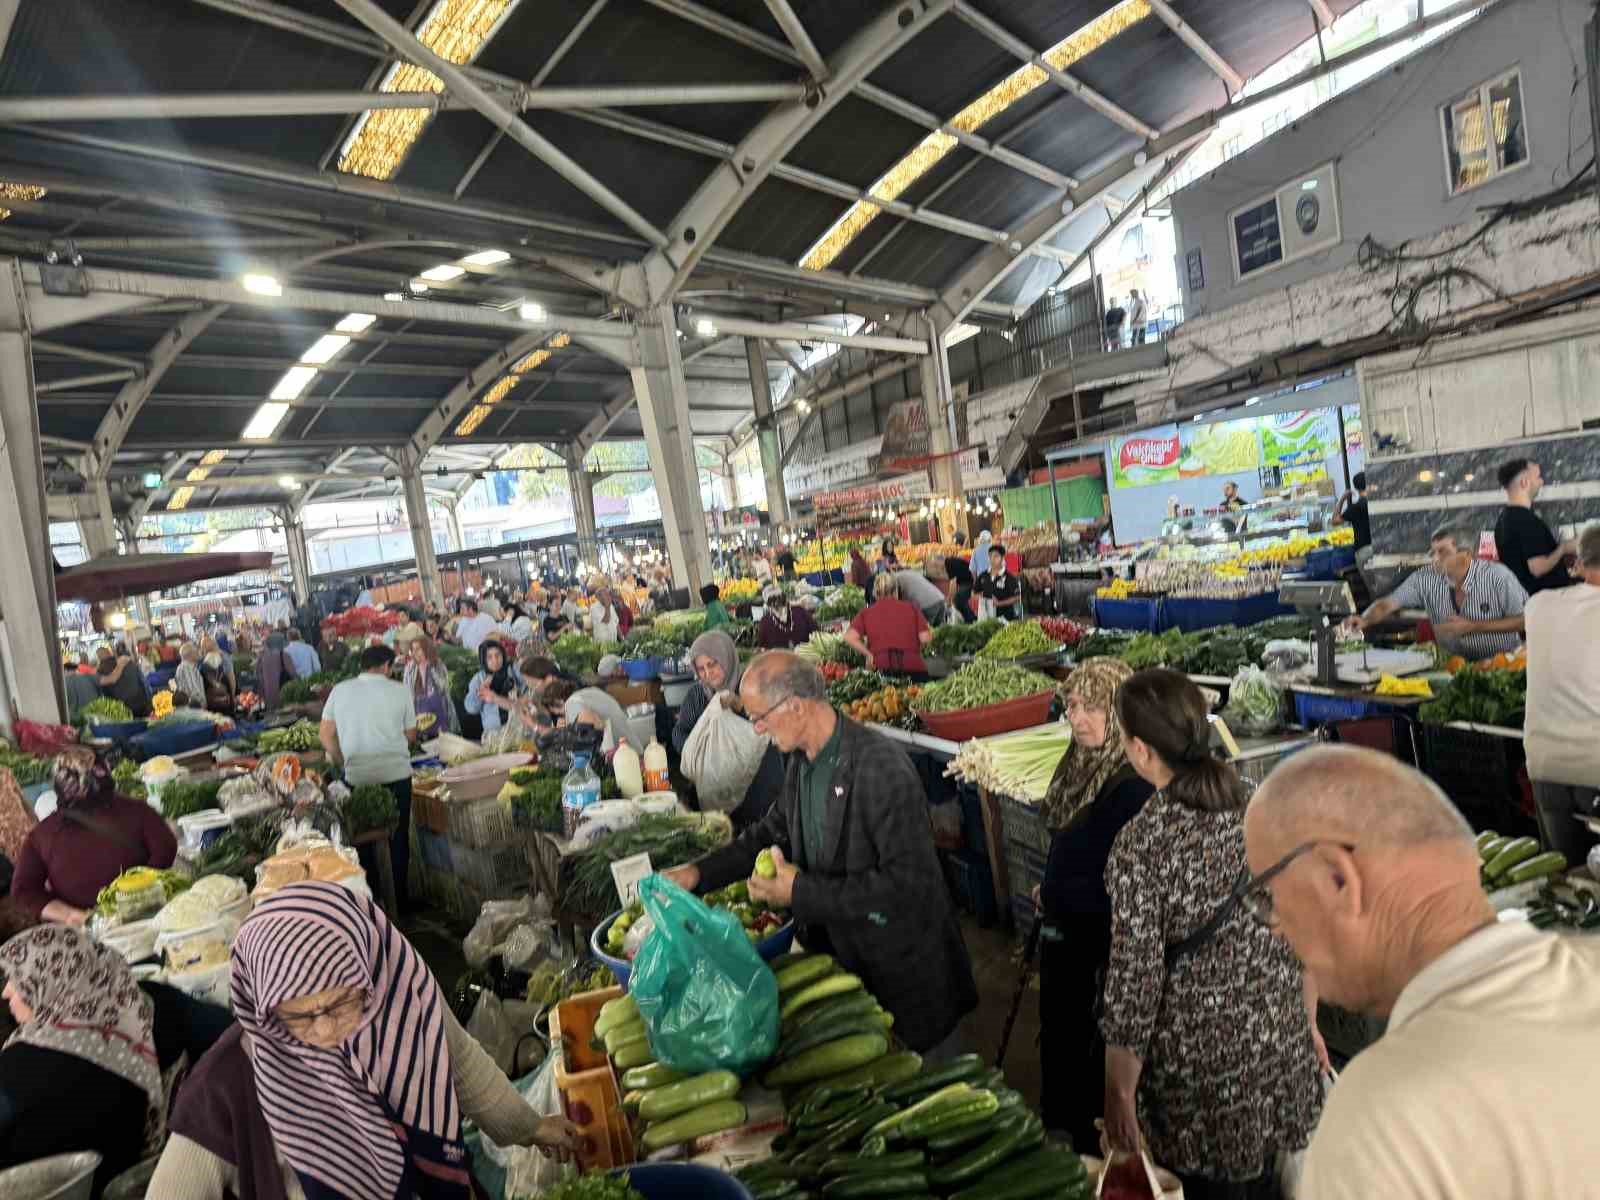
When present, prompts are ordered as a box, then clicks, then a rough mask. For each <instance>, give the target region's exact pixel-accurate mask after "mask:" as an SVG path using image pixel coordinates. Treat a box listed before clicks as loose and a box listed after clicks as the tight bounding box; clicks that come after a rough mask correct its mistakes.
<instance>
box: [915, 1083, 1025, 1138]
mask: <svg viewBox="0 0 1600 1200" xmlns="http://www.w3.org/2000/svg"><path fill="white" fill-rule="evenodd" d="M999 1110H1000V1101H999V1099H997V1098H996V1096H995V1094H994V1093H993V1092H985V1091H982V1090H976V1091H972V1092H968V1093H966V1094H965V1095H962V1096H959V1097H957V1098H956V1099H954V1100H951V1101H950V1102H949V1103H946V1104H940V1105H936V1106H935V1107H933V1108H931V1109H929V1110H928V1111H927V1112H922V1113H918V1114H917V1115H916V1116H914V1117H912V1118H911V1119H910V1120H908V1121H906V1122H905V1124H903V1125H901V1126H900V1129H899V1134H900V1136H901V1137H905V1138H911V1139H913V1140H921V1139H922V1138H925V1137H932V1136H933V1135H934V1134H936V1133H938V1132H939V1131H940V1130H942V1129H948V1128H951V1127H952V1126H954V1125H955V1124H956V1123H957V1122H959V1121H964V1120H966V1119H967V1118H968V1117H976V1116H979V1115H981V1114H984V1113H992V1112H998V1111H999Z"/></svg>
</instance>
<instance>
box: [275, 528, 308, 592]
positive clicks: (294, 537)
mask: <svg viewBox="0 0 1600 1200" xmlns="http://www.w3.org/2000/svg"><path fill="white" fill-rule="evenodd" d="M281 515H282V517H283V540H284V542H285V544H286V545H287V546H288V550H289V576H290V578H291V579H292V580H293V585H292V586H293V589H294V602H295V606H296V607H297V608H298V607H299V606H300V605H302V604H304V603H305V602H306V601H307V600H309V599H311V548H310V547H309V546H308V545H307V544H306V525H305V519H304V517H303V516H302V515H301V514H300V513H298V512H296V511H295V510H294V509H292V508H286V509H283V510H282V513H281Z"/></svg>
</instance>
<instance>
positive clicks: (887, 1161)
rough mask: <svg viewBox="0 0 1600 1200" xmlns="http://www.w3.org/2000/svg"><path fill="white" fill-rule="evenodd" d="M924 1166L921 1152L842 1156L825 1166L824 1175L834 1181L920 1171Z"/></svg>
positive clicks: (832, 1159) (903, 1151) (909, 1151)
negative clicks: (846, 1177) (851, 1177)
mask: <svg viewBox="0 0 1600 1200" xmlns="http://www.w3.org/2000/svg"><path fill="white" fill-rule="evenodd" d="M922 1164H923V1153H922V1151H921V1150H902V1151H900V1153H898V1154H878V1155H865V1154H841V1155H838V1156H837V1157H835V1158H830V1159H829V1160H828V1161H827V1162H826V1163H825V1164H823V1167H822V1175H823V1177H824V1178H825V1179H832V1178H834V1177H835V1176H838V1175H862V1174H870V1173H872V1172H883V1171H910V1170H920V1169H921V1168H922Z"/></svg>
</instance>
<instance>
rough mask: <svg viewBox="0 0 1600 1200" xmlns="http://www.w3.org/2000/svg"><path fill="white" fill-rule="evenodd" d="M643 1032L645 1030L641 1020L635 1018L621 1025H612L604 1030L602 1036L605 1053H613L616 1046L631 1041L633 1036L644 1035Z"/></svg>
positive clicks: (640, 1036)
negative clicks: (604, 1032) (603, 1036)
mask: <svg viewBox="0 0 1600 1200" xmlns="http://www.w3.org/2000/svg"><path fill="white" fill-rule="evenodd" d="M645 1032H646V1030H645V1027H644V1022H643V1021H638V1020H635V1021H628V1022H625V1023H624V1024H621V1025H613V1026H612V1027H611V1028H610V1029H608V1030H606V1034H605V1038H604V1041H605V1046H606V1053H607V1054H615V1053H616V1052H617V1047H618V1046H620V1045H622V1044H623V1043H625V1042H631V1041H633V1040H634V1039H635V1038H642V1037H644V1035H645Z"/></svg>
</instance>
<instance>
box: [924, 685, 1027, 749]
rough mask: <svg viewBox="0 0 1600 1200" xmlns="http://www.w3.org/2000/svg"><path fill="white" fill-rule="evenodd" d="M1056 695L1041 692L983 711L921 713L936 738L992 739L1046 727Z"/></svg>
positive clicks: (964, 710) (990, 706)
mask: <svg viewBox="0 0 1600 1200" xmlns="http://www.w3.org/2000/svg"><path fill="white" fill-rule="evenodd" d="M1053 699H1055V692H1054V691H1053V690H1052V691H1048V692H1037V693H1035V694H1034V695H1032V696H1019V697H1017V699H1015V700H1007V701H1006V702H1005V703H1003V704H987V705H985V706H984V707H982V708H963V709H956V710H954V711H952V712H939V713H933V712H925V713H919V714H918V716H920V717H921V718H922V723H923V724H924V725H926V726H927V727H928V732H929V733H931V734H933V736H934V737H940V738H944V739H945V740H946V741H948V742H964V741H967V740H968V739H969V738H975V737H989V736H990V735H991V734H996V733H1010V732H1011V731H1012V730H1013V729H1026V728H1028V726H1030V725H1042V724H1044V722H1045V721H1046V720H1047V719H1048V718H1049V716H1050V701H1051V700H1053Z"/></svg>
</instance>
